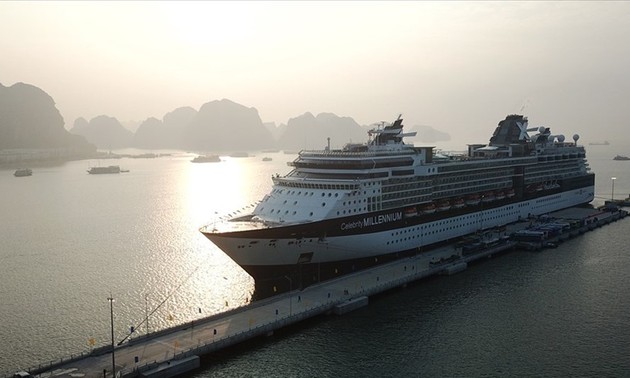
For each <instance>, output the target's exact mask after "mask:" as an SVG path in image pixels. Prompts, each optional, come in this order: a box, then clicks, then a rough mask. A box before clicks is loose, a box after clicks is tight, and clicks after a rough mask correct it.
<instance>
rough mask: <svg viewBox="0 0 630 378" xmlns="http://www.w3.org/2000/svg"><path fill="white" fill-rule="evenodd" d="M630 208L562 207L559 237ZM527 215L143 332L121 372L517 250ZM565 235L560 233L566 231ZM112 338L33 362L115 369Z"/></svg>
mask: <svg viewBox="0 0 630 378" xmlns="http://www.w3.org/2000/svg"><path fill="white" fill-rule="evenodd" d="M626 214H627V213H626V212H625V211H619V210H617V211H602V210H597V209H589V208H571V209H566V210H562V211H559V212H556V213H553V214H550V217H553V218H555V219H562V220H563V221H565V222H569V221H571V220H574V221H577V222H575V223H574V224H573V226H574V227H573V228H570V229H569V230H567V231H566V232H562V233H561V234H560V235H558V237H557V238H556V239H549V240H545V242H552V241H553V242H558V243H560V242H562V241H563V240H565V237H566V238H570V237H574V236H579V235H581V234H583V233H585V232H587V231H590V230H592V229H595V228H596V227H599V226H602V225H605V224H607V223H610V222H612V221H615V220H617V219H621V218H624V217H625V216H626ZM535 222H537V221H535V220H527V221H523V222H519V223H515V224H512V225H509V226H507V227H506V228H505V229H503V230H497V231H496V233H498V234H501V235H502V236H503V238H501V239H500V240H501V241H500V242H498V243H493V244H489V245H487V246H485V247H484V248H483V249H480V250H475V251H474V252H469V253H466V254H465V253H463V250H462V248H463V247H462V246H461V245H460V246H457V245H448V246H445V247H442V248H438V249H434V250H431V251H425V252H422V253H419V254H418V255H416V256H413V257H410V258H405V259H401V260H398V261H394V262H391V263H388V264H384V265H381V266H378V267H374V268H372V269H367V270H363V271H359V272H356V273H353V274H349V275H345V276H343V277H340V278H337V279H334V280H330V281H326V282H323V283H320V284H317V285H312V286H309V287H307V288H306V289H304V290H301V291H292V292H289V293H285V294H281V295H278V296H275V297H271V298H267V299H265V300H261V301H256V302H254V303H251V304H249V305H246V306H243V307H241V308H238V309H235V310H232V311H229V312H226V313H222V314H217V315H214V316H211V317H208V318H205V319H201V320H196V321H194V322H193V323H187V324H183V325H180V326H178V327H174V328H171V329H168V330H162V331H160V332H156V333H154V334H150V335H147V336H142V337H138V338H135V339H133V340H131V341H129V342H127V343H125V344H123V345H121V346H117V347H116V348H115V362H116V375H118V376H120V377H137V376H150V377H162V378H163V377H172V376H176V375H180V374H183V373H186V372H188V371H190V370H191V369H195V368H197V367H198V366H199V356H203V355H205V354H209V353H212V352H216V351H218V350H221V349H223V348H226V347H229V346H232V345H236V344H239V343H241V342H243V341H246V340H248V339H252V338H255V337H258V336H266V335H270V334H273V332H274V331H275V330H277V329H280V328H283V327H286V326H288V325H290V324H295V323H298V322H301V321H303V320H305V319H307V318H311V317H314V316H317V315H320V314H333V313H334V314H338V315H343V314H345V313H347V312H349V311H353V310H356V309H357V308H360V307H363V306H366V305H367V304H368V301H369V297H370V296H371V295H375V294H378V293H381V292H384V291H387V290H390V289H393V288H396V287H404V286H405V285H407V284H408V283H409V282H413V281H416V280H419V279H422V278H425V277H429V276H432V275H436V274H446V275H450V274H455V273H458V272H461V271H463V270H465V269H466V268H467V267H468V265H469V264H470V263H471V262H474V261H476V260H480V259H483V258H487V257H489V256H492V255H495V254H499V253H503V252H506V251H509V250H513V249H514V248H516V246H517V242H514V241H511V240H508V239H507V236H506V235H510V234H512V233H514V232H517V231H519V230H524V229H527V228H529V227H533V226H534V223H535ZM561 235H562V236H563V238H560V237H559V236H561ZM111 352H112V351H111V346H109V347H101V348H98V349H96V350H94V351H92V352H91V353H89V354H86V355H82V356H78V357H73V358H67V359H64V360H63V362H62V361H59V362H56V363H50V364H47V365H46V366H39V367H35V368H32V369H29V373H30V374H32V375H34V376H38V377H41V378H47V377H73V378H77V377H95V378H96V377H99V378H101V377H105V378H107V377H112V354H111Z"/></svg>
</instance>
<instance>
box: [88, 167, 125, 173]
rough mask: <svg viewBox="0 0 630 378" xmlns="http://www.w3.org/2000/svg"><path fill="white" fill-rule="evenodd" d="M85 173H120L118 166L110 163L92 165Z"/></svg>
mask: <svg viewBox="0 0 630 378" xmlns="http://www.w3.org/2000/svg"><path fill="white" fill-rule="evenodd" d="M87 173H89V174H91V175H102V174H109V173H120V167H119V166H118V165H110V166H109V167H92V168H90V169H88V171H87Z"/></svg>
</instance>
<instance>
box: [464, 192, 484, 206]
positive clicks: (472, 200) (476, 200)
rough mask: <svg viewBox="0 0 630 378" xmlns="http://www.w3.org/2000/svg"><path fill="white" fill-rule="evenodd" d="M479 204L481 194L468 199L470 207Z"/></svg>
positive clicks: (472, 195)
mask: <svg viewBox="0 0 630 378" xmlns="http://www.w3.org/2000/svg"><path fill="white" fill-rule="evenodd" d="M479 202H481V197H479V194H471V195H469V196H468V197H466V205H469V206H474V205H479Z"/></svg>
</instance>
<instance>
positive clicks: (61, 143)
mask: <svg viewBox="0 0 630 378" xmlns="http://www.w3.org/2000/svg"><path fill="white" fill-rule="evenodd" d="M0 149H65V150H67V151H66V152H65V153H63V154H58V155H56V156H58V157H59V158H65V157H71V156H72V157H77V156H81V155H85V154H91V153H93V152H95V151H96V148H95V147H94V146H93V145H90V144H89V143H88V142H87V141H86V140H85V138H82V137H79V136H76V135H72V134H70V133H69V132H68V131H67V130H66V129H65V128H64V120H63V117H62V116H61V114H60V113H59V110H58V109H57V107H56V106H55V101H54V100H53V99H52V97H50V96H49V95H48V94H47V93H46V92H44V91H43V90H41V89H40V88H37V87H35V86H33V85H29V84H24V83H16V84H14V85H12V86H10V87H5V86H3V85H2V84H0Z"/></svg>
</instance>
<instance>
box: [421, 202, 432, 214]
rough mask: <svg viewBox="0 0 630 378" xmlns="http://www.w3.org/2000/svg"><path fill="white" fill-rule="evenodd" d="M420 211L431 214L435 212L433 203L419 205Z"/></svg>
mask: <svg viewBox="0 0 630 378" xmlns="http://www.w3.org/2000/svg"><path fill="white" fill-rule="evenodd" d="M421 211H422V213H423V214H433V213H435V204H434V203H429V204H426V205H424V206H422V207H421Z"/></svg>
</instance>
